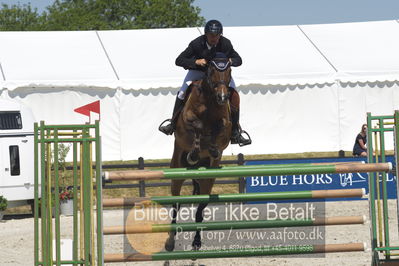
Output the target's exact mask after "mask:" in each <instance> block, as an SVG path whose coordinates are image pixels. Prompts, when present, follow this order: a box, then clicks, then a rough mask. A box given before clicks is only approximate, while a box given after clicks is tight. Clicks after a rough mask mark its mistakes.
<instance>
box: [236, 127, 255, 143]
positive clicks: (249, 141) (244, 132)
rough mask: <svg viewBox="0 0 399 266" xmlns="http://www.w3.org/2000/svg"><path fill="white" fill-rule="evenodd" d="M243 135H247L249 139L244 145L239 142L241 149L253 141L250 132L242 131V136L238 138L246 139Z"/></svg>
mask: <svg viewBox="0 0 399 266" xmlns="http://www.w3.org/2000/svg"><path fill="white" fill-rule="evenodd" d="M242 134H245V135H247V137H248V139H247V140H246V141H245V142H244V143H241V142H238V145H239V146H240V147H242V146H246V145H249V144H252V139H251V136H250V135H249V134H248V132H247V131H245V130H241V132H240V135H238V138H240V137H242V138H243V139H245V138H244V136H242Z"/></svg>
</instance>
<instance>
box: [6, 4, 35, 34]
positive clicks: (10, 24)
mask: <svg viewBox="0 0 399 266" xmlns="http://www.w3.org/2000/svg"><path fill="white" fill-rule="evenodd" d="M42 25H43V18H42V17H41V16H40V15H39V13H38V12H37V8H35V9H32V8H31V6H30V5H29V4H28V5H20V4H19V3H18V4H17V5H12V6H8V5H7V4H2V5H1V9H0V31H25V30H29V31H33V30H40V29H41V27H42Z"/></svg>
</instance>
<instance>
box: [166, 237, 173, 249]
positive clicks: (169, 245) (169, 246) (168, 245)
mask: <svg viewBox="0 0 399 266" xmlns="http://www.w3.org/2000/svg"><path fill="white" fill-rule="evenodd" d="M174 249H175V239H174V238H172V239H171V238H168V240H166V243H165V250H166V251H169V252H171V251H173V250H174Z"/></svg>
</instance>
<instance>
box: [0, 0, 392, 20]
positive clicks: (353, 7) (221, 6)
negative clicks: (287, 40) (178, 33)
mask: <svg viewBox="0 0 399 266" xmlns="http://www.w3.org/2000/svg"><path fill="white" fill-rule="evenodd" d="M18 2H19V3H21V4H23V3H28V2H30V3H31V5H32V6H34V7H37V8H38V9H39V11H43V10H44V8H45V7H46V6H47V5H50V4H51V3H52V2H53V0H0V3H6V4H13V3H18ZM194 5H196V6H199V7H200V8H201V15H202V16H204V17H205V19H207V20H209V19H214V18H215V19H219V20H220V21H221V22H222V23H223V25H225V26H268V25H297V24H324V23H340V22H357V21H372V20H393V19H399V0H195V1H194Z"/></svg>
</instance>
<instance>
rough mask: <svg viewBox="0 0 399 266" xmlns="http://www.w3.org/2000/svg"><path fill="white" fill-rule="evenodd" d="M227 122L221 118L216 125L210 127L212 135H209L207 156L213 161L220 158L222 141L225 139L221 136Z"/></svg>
mask: <svg viewBox="0 0 399 266" xmlns="http://www.w3.org/2000/svg"><path fill="white" fill-rule="evenodd" d="M226 125H227V120H226V119H224V118H222V119H220V120H219V121H218V122H217V123H215V124H214V125H213V127H212V135H211V142H210V144H209V149H208V151H209V154H210V155H211V157H212V158H213V159H214V160H218V159H220V158H221V157H222V152H223V149H224V148H222V142H223V141H222V139H224V138H226V137H225V136H224V135H225V134H223V133H224V131H225V130H224V129H226V128H227V127H226Z"/></svg>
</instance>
